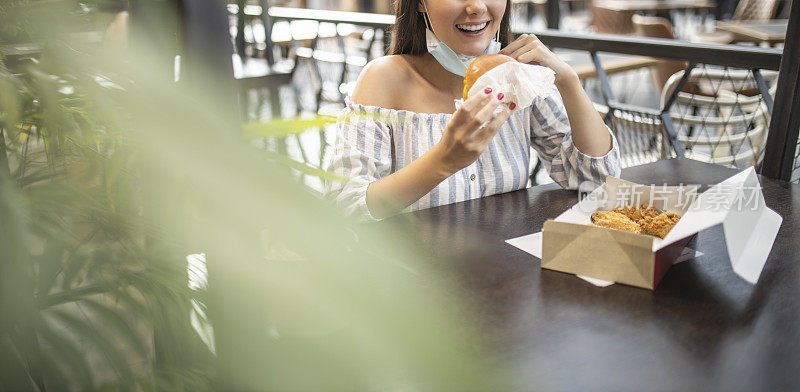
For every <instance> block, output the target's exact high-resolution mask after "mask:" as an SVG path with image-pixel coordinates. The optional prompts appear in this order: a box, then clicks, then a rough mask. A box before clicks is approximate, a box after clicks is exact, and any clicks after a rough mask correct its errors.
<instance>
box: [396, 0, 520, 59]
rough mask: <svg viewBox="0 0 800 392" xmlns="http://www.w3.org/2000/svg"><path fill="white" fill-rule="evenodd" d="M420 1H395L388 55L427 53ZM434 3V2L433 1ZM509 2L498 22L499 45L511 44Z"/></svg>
mask: <svg viewBox="0 0 800 392" xmlns="http://www.w3.org/2000/svg"><path fill="white" fill-rule="evenodd" d="M421 1H422V0H395V1H394V14H395V16H396V17H397V19H396V20H395V22H394V28H392V46H391V49H390V50H389V53H390V54H423V53H427V52H428V47H427V45H426V44H425V19H424V17H423V16H422V12H419V4H421ZM434 1H435V0H434ZM509 15H511V0H506V12H504V13H503V19H501V20H500V45H501V46H502V47H505V46H506V45H508V43H509V42H511V27H510V22H509V19H510V18H509Z"/></svg>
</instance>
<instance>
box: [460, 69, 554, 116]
mask: <svg viewBox="0 0 800 392" xmlns="http://www.w3.org/2000/svg"><path fill="white" fill-rule="evenodd" d="M555 79H556V73H555V72H553V70H552V69H550V68H547V67H542V66H539V65H531V64H523V63H518V62H516V61H513V62H507V63H503V64H500V65H498V66H496V67H494V68H492V69H490V70H489V71H487V72H486V73H485V74H483V75H482V76H481V77H480V78H478V80H476V81H475V84H473V85H472V87H471V88H470V89H469V92H468V93H467V94H468V96H470V97H471V96H473V95H474V94H483V90H484V89H486V88H487V87H491V88H492V91H493V92H494V93H495V94H496V93H503V95H504V97H503V99H502V102H503V103H511V102H514V103H515V104H516V105H517V110H519V109H523V108H526V107H528V106H530V105H531V104H532V103H533V101H534V100H535V99H536V98H538V97H545V96H548V95H550V94H551V91H552V90H553V86H554V83H555ZM462 102H463V100H456V108H458V107H460V106H461V103H462Z"/></svg>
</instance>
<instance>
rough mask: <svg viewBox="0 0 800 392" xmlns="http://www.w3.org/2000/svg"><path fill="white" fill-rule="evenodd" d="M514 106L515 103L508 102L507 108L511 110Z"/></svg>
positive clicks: (515, 105)
mask: <svg viewBox="0 0 800 392" xmlns="http://www.w3.org/2000/svg"><path fill="white" fill-rule="evenodd" d="M515 107H517V104H515V103H514V102H511V103H510V104H508V108H509V109H511V110H514V108H515Z"/></svg>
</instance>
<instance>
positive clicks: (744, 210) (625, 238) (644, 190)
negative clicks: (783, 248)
mask: <svg viewBox="0 0 800 392" xmlns="http://www.w3.org/2000/svg"><path fill="white" fill-rule="evenodd" d="M642 203H646V204H650V205H652V206H654V207H656V208H658V209H659V210H661V211H665V212H673V213H677V214H680V215H681V216H682V217H681V219H680V220H679V221H678V223H677V224H676V225H675V227H673V228H672V230H671V231H670V232H669V233H668V234H667V235H666V236H665V237H664V238H663V239H661V238H658V237H655V236H651V235H648V234H637V233H632V232H627V231H621V230H615V229H610V228H605V227H599V226H593V225H591V215H592V213H594V212H595V211H598V210H606V211H607V210H611V209H613V208H615V207H627V206H633V205H640V204H642ZM781 222H782V218H781V217H780V216H779V215H778V214H777V213H776V212H775V211H773V210H771V209H769V208H767V207H766V204H765V203H764V197H763V194H762V192H761V187H760V183H759V181H758V176H757V175H756V172H755V170H754V169H753V168H750V169H746V170H744V171H742V172H740V173H738V174H736V175H734V176H732V177H730V178H728V179H727V180H725V181H723V182H721V183H719V184H717V185H715V186H713V187H711V188H710V189H708V190H707V191H705V192H703V193H699V194H698V192H697V186H677V187H676V186H663V185H649V186H648V185H640V184H635V183H631V182H628V181H624V180H621V179H618V178H614V177H608V178H607V180H606V183H605V184H603V186H601V187H598V188H597V189H595V190H594V191H593V192H591V193H589V194H588V195H587V196H586V197H584V198H582V199H581V200H580V201H579V202H578V203H577V204H576V205H575V206H573V207H572V208H570V209H569V210H567V211H566V212H564V213H563V214H561V215H559V216H558V217H556V218H555V219H552V220H548V221H547V222H545V224H544V229H543V230H542V234H541V237H536V235H537V234H538V233H536V234H533V235H530V236H525V237H528V238H527V239H526V238H525V237H520V238H518V239H512V240H509V241H508V242H509V243H510V244H512V245H514V246H517V247H520V248H523V250H526V251H527V249H525V248H524V247H523V246H521V244H523V243H524V242H525V241H528V243H529V244H530V243H532V242H536V241H539V240H538V238H541V240H540V241H541V242H540V244H539V245H538V246H540V248H538V249H540V251H541V256H540V257H541V259H542V263H541V267H542V268H546V269H551V270H555V271H561V272H567V273H571V274H576V275H580V276H582V277H589V278H594V279H599V280H603V281H610V282H617V283H623V284H628V285H632V286H637V287H642V288H647V289H651V290H652V289H655V288H656V286H657V285H658V283H659V282H660V281H661V278H663V277H664V275H665V274H666V272H667V270H668V269H669V267H670V266H671V265H672V264H673V263H674V262H675V260H676V258H677V257H678V256H679V255H680V254H681V252H682V251H683V250H684V247H685V246H686V244H687V242H689V240H690V239H691V238H692V237H693V236H694V235H695V234H697V233H698V232H700V231H701V230H704V229H707V228H710V227H712V226H715V225H717V224H722V225H723V230H724V233H725V238H726V246H727V251H728V256H729V258H730V260H731V266H732V267H733V270H734V272H735V273H736V274H738V275H739V276H740V277H742V278H743V279H745V280H747V281H748V282H750V283H755V282H756V281H757V280H758V277H759V275H760V274H761V269H762V268H763V266H764V263H765V262H766V259H767V256H768V255H769V252H770V250H771V249H772V244H773V242H774V240H775V236H776V235H777V233H778V229H779V228H780V225H781ZM530 253H533V252H530Z"/></svg>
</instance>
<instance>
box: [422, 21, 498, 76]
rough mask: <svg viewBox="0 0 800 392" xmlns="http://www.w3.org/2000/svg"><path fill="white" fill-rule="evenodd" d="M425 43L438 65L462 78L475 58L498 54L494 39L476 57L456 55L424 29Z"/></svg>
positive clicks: (429, 31) (432, 33) (428, 30)
mask: <svg viewBox="0 0 800 392" xmlns="http://www.w3.org/2000/svg"><path fill="white" fill-rule="evenodd" d="M425 41H426V43H427V46H428V52H429V53H430V54H431V55H433V57H434V58H435V59H436V61H438V62H439V64H441V65H442V67H444V69H446V70H448V71H450V72H451V73H454V74H456V75H458V76H461V77H462V78H463V77H464V75H466V73H467V67H468V66H469V64H470V63H471V62H472V60H474V59H475V58H476V57H479V56H482V55H485V54H495V53H498V52H500V42H498V41H497V40H496V39H492V41H491V42H489V45H488V46H487V47H486V49H484V50H483V52H482V53H481V54H479V55H477V56H469V55H465V54H461V53H458V52H456V51H454V50H453V49H450V47H448V46H447V44H445V43H444V42H442V41H441V40H440V39H439V38H438V37H437V36H436V34H434V32H433V31H432V30H431V29H429V28H426V29H425Z"/></svg>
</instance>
